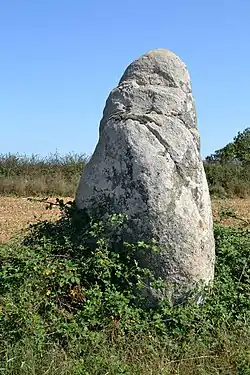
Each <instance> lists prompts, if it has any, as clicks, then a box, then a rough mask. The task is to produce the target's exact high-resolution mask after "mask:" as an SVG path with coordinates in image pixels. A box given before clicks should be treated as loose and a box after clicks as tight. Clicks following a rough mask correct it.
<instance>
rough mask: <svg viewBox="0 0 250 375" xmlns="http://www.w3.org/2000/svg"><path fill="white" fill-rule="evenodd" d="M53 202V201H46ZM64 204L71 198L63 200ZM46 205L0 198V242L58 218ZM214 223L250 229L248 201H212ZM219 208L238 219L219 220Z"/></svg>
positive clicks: (54, 210)
mask: <svg viewBox="0 0 250 375" xmlns="http://www.w3.org/2000/svg"><path fill="white" fill-rule="evenodd" d="M48 200H49V201H50V202H55V199H53V198H50V199H48ZM63 200H64V201H65V202H67V201H69V200H72V198H63ZM47 205H48V204H47V203H41V202H39V200H38V199H36V198H34V200H29V199H28V198H16V197H1V196H0V242H7V241H8V240H10V239H11V237H12V236H14V235H16V234H19V233H21V231H22V229H24V228H27V227H28V226H29V224H31V223H35V222H37V221H38V220H41V219H42V220H55V219H57V218H58V217H59V215H60V211H59V209H58V208H57V207H53V208H52V209H51V210H47V209H46V206H47ZM212 207H213V215H214V221H219V220H220V222H221V223H222V224H224V225H234V226H238V227H248V228H250V199H223V200H213V201H212ZM221 208H230V209H233V211H234V213H235V214H236V216H237V217H239V218H241V219H242V220H240V219H235V218H234V219H233V218H230V219H228V218H227V219H223V220H221V219H220V215H219V211H221Z"/></svg>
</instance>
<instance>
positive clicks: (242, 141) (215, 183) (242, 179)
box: [204, 128, 250, 198]
mask: <svg viewBox="0 0 250 375" xmlns="http://www.w3.org/2000/svg"><path fill="white" fill-rule="evenodd" d="M204 166H205V171H206V175H207V179H208V184H209V188H210V192H211V194H212V195H214V196H219V197H233V196H238V197H240V198H245V197H247V196H249V195H250V128H247V129H245V130H244V131H243V132H239V133H238V135H237V136H236V137H235V138H234V140H233V142H230V143H229V144H228V145H226V146H225V147H223V148H222V149H220V150H217V151H215V153H214V154H212V155H210V156H208V157H207V158H206V160H205V163H204Z"/></svg>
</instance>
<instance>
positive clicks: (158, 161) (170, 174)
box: [76, 49, 215, 303]
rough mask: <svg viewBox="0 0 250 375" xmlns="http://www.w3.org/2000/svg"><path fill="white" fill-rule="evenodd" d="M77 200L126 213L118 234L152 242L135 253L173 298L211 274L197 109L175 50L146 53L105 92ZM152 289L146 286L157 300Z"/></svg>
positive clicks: (91, 209)
mask: <svg viewBox="0 0 250 375" xmlns="http://www.w3.org/2000/svg"><path fill="white" fill-rule="evenodd" d="M76 205H77V207H78V208H80V209H83V208H85V209H87V211H88V212H89V213H90V214H91V213H93V212H94V211H95V210H96V209H97V207H102V209H103V208H104V209H105V211H106V212H107V213H123V214H126V215H127V216H128V218H129V222H130V225H129V228H128V229H127V231H126V233H124V237H125V238H129V240H132V241H142V240H143V241H145V242H147V241H149V240H151V239H152V238H155V239H156V240H157V241H158V242H159V249H160V250H159V253H158V254H156V255H154V256H152V255H151V256H147V255H146V254H138V257H139V260H140V261H141V263H142V264H143V265H145V266H148V267H150V268H151V269H152V270H153V271H154V272H155V274H156V275H157V276H160V277H161V278H162V279H163V280H164V281H166V290H165V292H166V294H167V295H168V297H171V298H172V301H173V303H177V302H180V301H181V300H182V299H183V297H184V295H185V291H186V290H187V289H189V288H190V287H192V286H193V285H194V284H196V283H205V284H206V283H208V282H209V281H210V280H212V279H213V276H214V259H215V250H214V237H213V222H212V213H211V202H210V197H209V191H208V185H207V181H206V176H205V173H204V169H203V163H202V160H201V157H200V142H199V134H198V130H197V124H196V111H195V106H194V100H193V96H192V90H191V83H190V77H189V74H188V71H187V69H186V66H185V64H184V63H183V62H182V61H181V60H180V59H179V58H178V57H177V56H176V55H175V54H174V53H172V52H170V51H168V50H166V49H157V50H154V51H150V52H148V53H146V54H145V55H143V56H142V57H140V58H139V59H138V60H135V61H134V62H133V63H132V64H131V65H129V66H128V68H127V69H126V71H125V73H124V74H123V76H122V78H121V80H120V83H119V85H118V86H117V87H116V88H115V89H114V90H113V91H112V92H111V93H110V95H109V97H108V99H107V102H106V106H105V109H104V113H103V118H102V120H101V123H100V130H99V141H98V144H97V146H96V149H95V151H94V154H93V156H92V158H91V159H90V161H89V163H88V164H87V165H86V167H85V168H84V171H83V174H82V177H81V180H80V184H79V187H78V191H77V194H76ZM170 285H174V286H175V287H174V288H171V286H170ZM154 293H155V291H154V290H153V289H150V288H149V289H148V295H149V296H151V297H152V296H153V297H154V298H155V297H156V298H162V296H159V295H156V296H155V295H154ZM166 294H165V295H166Z"/></svg>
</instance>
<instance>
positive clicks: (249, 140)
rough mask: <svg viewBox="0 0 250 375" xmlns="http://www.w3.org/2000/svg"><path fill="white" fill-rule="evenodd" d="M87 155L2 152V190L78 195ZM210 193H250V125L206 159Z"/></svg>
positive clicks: (5, 191) (0, 187)
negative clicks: (43, 156) (27, 154)
mask: <svg viewBox="0 0 250 375" xmlns="http://www.w3.org/2000/svg"><path fill="white" fill-rule="evenodd" d="M87 161H88V157H87V156H86V155H78V154H67V155H59V154H57V153H56V154H51V155H49V156H48V157H45V158H41V157H39V156H37V155H32V156H31V157H29V156H26V155H13V154H8V155H0V194H1V195H7V194H8V195H10V194H12V195H13V194H14V195H18V196H61V197H63V196H64V197H67V196H68V197H71V196H74V195H75V189H76V187H77V185H78V181H79V178H80V176H81V173H82V170H83V168H84V166H85V164H86V162H87ZM204 167H205V171H206V175H207V179H208V184H209V189H210V193H211V194H212V195H213V196H215V197H241V198H245V197H248V196H250V128H247V129H245V130H244V131H243V132H239V133H238V135H237V136H236V137H235V138H234V140H233V141H232V142H230V143H229V144H228V145H226V146H225V147H223V148H222V149H220V150H217V151H215V153H214V154H212V155H210V156H208V157H207V158H206V160H205V162H204Z"/></svg>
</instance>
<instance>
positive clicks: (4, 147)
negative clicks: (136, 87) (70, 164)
mask: <svg viewBox="0 0 250 375" xmlns="http://www.w3.org/2000/svg"><path fill="white" fill-rule="evenodd" d="M0 5H1V7H0V49H1V58H0V129H1V136H0V153H7V152H14V153H16V152H18V153H26V154H32V153H35V154H40V155H43V156H45V155H47V154H48V153H50V152H55V151H56V150H58V152H60V153H67V152H72V151H73V152H77V153H87V154H90V153H91V152H92V151H93V150H94V147H95V144H96V142H97V140H98V126H99V121H100V119H101V116H102V111H103V107H104V104H105V100H106V98H107V95H108V94H109V91H110V90H111V89H112V88H113V87H115V86H116V85H117V83H118V80H119V78H120V76H121V75H122V73H123V71H124V69H125V68H126V66H127V65H128V64H129V63H130V62H131V61H132V60H134V59H135V58H137V57H139V56H140V55H142V54H143V53H145V52H147V51H148V50H151V49H154V48H168V49H170V50H172V51H173V52H175V53H176V54H177V55H179V56H180V57H181V59H182V60H183V61H184V62H185V63H186V64H187V66H188V69H189V72H190V74H191V78H192V85H193V93H194V96H195V101H196V107H197V114H198V127H199V131H200V134H201V143H202V155H203V156H206V155H208V154H210V153H212V152H213V151H214V150H216V149H218V148H221V147H223V146H224V145H225V144H227V143H228V142H229V141H230V140H231V139H232V138H233V137H234V136H235V135H236V134H237V132H238V131H241V130H243V129H245V128H246V127H249V126H250V42H249V40H250V1H249V0H238V1H232V0H227V1H224V0H210V1H208V0H207V1H205V0H204V1H200V0H189V1H188V0H175V1H174V0H172V1H168V0H154V1H152V0H151V1H148V0H126V1H121V0H120V1H119V0H116V1H113V0H71V1H69V0H43V1H42V0H41V1H39V0H37V1H35V0H0Z"/></svg>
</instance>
